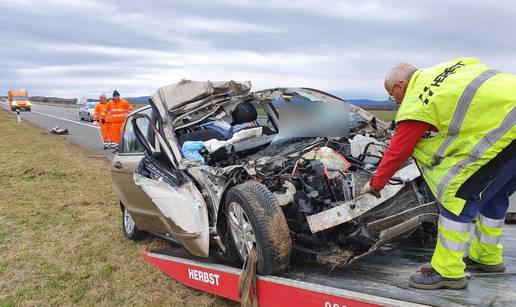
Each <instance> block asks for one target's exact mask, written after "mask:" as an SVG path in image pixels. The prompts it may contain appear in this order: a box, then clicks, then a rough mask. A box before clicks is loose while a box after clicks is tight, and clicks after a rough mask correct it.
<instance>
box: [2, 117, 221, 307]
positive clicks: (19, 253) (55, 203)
mask: <svg viewBox="0 0 516 307" xmlns="http://www.w3.org/2000/svg"><path fill="white" fill-rule="evenodd" d="M0 131H2V139H1V141H0V306H18V305H22V306H26V305H57V306H63V305H64V306H66V305H110V306H123V305H150V306H161V305H172V306H220V305H229V304H231V303H230V302H228V301H225V300H222V299H219V298H217V297H214V296H210V295H206V294H202V293H200V292H197V291H194V290H191V289H189V288H187V287H185V286H183V285H181V284H179V283H177V282H175V281H174V280H172V279H170V278H168V277H166V276H165V275H164V274H162V273H161V272H159V271H158V270H157V269H156V268H154V267H152V266H151V265H150V264H148V263H147V262H146V261H145V260H143V258H142V257H141V256H140V254H139V253H140V252H141V251H142V250H144V249H145V248H146V247H148V246H153V245H154V246H155V245H160V244H163V243H160V242H159V240H157V239H148V240H146V241H142V242H138V243H134V242H131V241H128V240H126V239H125V238H124V236H123V234H122V230H121V226H120V219H121V214H120V209H119V207H118V204H117V201H116V199H115V197H114V196H113V194H112V193H111V176H110V173H109V166H108V164H107V162H106V161H105V159H99V158H93V157H91V153H89V152H86V151H84V150H83V149H81V148H80V147H78V146H76V145H74V144H72V143H70V142H69V141H67V140H66V139H64V138H63V137H61V136H54V135H48V134H47V133H46V132H44V131H42V130H40V129H39V128H37V127H35V126H32V125H30V124H28V123H22V124H18V123H16V122H15V120H14V117H13V116H12V115H9V113H7V112H5V111H3V110H1V111H0ZM88 155H90V156H88Z"/></svg>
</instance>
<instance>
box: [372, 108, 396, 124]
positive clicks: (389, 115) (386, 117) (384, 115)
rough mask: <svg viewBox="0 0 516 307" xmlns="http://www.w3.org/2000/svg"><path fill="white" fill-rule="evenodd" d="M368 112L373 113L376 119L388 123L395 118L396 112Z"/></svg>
mask: <svg viewBox="0 0 516 307" xmlns="http://www.w3.org/2000/svg"><path fill="white" fill-rule="evenodd" d="M367 111H368V112H371V113H373V114H374V115H375V116H376V117H378V119H380V120H382V121H384V122H386V123H390V122H391V121H392V120H394V117H395V116H396V111H393V110H367Z"/></svg>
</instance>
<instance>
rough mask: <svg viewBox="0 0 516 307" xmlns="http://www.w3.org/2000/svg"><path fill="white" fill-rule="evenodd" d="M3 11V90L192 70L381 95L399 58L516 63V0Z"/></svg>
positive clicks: (261, 0)
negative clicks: (391, 68)
mask: <svg viewBox="0 0 516 307" xmlns="http://www.w3.org/2000/svg"><path fill="white" fill-rule="evenodd" d="M0 12H1V13H0V16H1V17H2V18H1V19H2V23H1V26H0V35H1V41H2V44H1V45H0V90H1V91H2V93H4V92H6V91H7V90H8V89H10V88H25V89H28V90H29V91H30V94H31V95H45V96H60V97H78V96H84V95H86V96H90V97H93V96H97V95H98V94H99V93H102V92H105V93H108V94H109V95H110V94H111V93H112V91H113V89H118V90H119V91H120V92H121V93H122V96H139V95H149V94H151V93H152V92H153V91H154V90H155V89H157V88H158V87H159V86H163V85H166V84H170V83H175V82H177V81H179V80H180V79H183V78H185V79H194V80H206V79H209V80H229V79H234V80H251V81H252V83H253V87H254V88H255V89H261V88H266V87H278V86H307V87H314V88H319V89H323V90H326V91H329V92H331V93H335V94H338V95H340V96H342V97H344V98H371V99H384V98H385V97H386V94H385V92H384V90H383V77H384V76H385V73H386V71H387V70H388V69H389V68H390V67H391V66H392V65H393V64H395V63H397V62H402V61H403V62H412V63H414V64H416V65H417V66H419V67H426V66H432V65H434V64H437V63H439V62H443V61H446V60H449V59H451V58H455V57H460V56H475V57H478V58H480V59H481V60H482V61H484V62H486V63H487V64H490V65H492V66H494V67H495V68H497V69H499V70H501V71H506V72H512V73H516V35H515V33H514V31H516V17H515V16H516V3H515V2H514V1H338V0H327V1H308V0H296V1H293V0H290V1H286V0H285V1H283V0H221V1H209V0H208V1H207V0H185V1H171V0H162V1H141V0H125V1H88V0H79V1H72V0H67V1H64V0H63V1H61V0H34V1H31V0H12V1H11V0H0ZM4 95H5V94H4Z"/></svg>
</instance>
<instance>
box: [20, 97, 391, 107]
mask: <svg viewBox="0 0 516 307" xmlns="http://www.w3.org/2000/svg"><path fill="white" fill-rule="evenodd" d="M123 98H124V99H126V100H127V101H129V102H131V103H135V104H148V103H149V98H150V96H139V97H123ZM30 99H31V100H34V101H36V102H43V103H64V104H75V103H76V102H77V99H66V98H57V97H43V96H32V97H30ZM108 99H110V98H108ZM344 100H345V101H347V102H349V103H351V104H354V105H356V106H359V107H361V108H363V109H369V110H397V109H398V106H397V105H395V104H394V103H392V102H390V101H387V100H371V99H344ZM88 101H95V102H97V101H98V99H93V98H88Z"/></svg>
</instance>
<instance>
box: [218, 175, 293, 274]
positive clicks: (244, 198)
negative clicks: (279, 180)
mask: <svg viewBox="0 0 516 307" xmlns="http://www.w3.org/2000/svg"><path fill="white" fill-rule="evenodd" d="M235 208H240V209H241V210H243V215H242V217H243V220H244V221H247V224H246V223H245V222H244V223H241V224H240V225H245V226H243V227H242V228H248V226H249V225H248V224H250V225H251V232H252V233H253V234H254V239H255V240H254V242H253V244H252V245H254V246H255V247H256V251H257V253H258V263H257V266H256V271H257V273H258V274H259V275H268V274H280V273H282V272H284V271H285V270H286V269H287V268H288V265H289V263H290V253H291V250H292V240H291V238H290V234H289V228H288V225H287V220H286V219H285V215H284V214H283V211H282V210H281V207H280V206H279V203H278V200H277V199H276V197H274V195H273V194H272V193H271V191H270V190H269V189H268V188H267V187H266V186H264V185H263V184H261V183H259V182H256V181H249V182H245V183H242V184H239V185H236V186H234V187H232V188H231V189H230V190H229V191H228V193H227V196H226V198H225V202H224V213H225V214H224V216H223V217H222V218H225V219H226V223H225V225H226V227H225V228H226V229H225V231H223V232H222V234H223V235H222V238H223V242H224V245H225V246H226V253H227V254H228V256H229V258H230V259H236V260H237V263H238V264H242V263H243V261H244V256H245V254H246V253H244V256H243V255H242V252H241V251H239V249H238V246H237V245H238V242H239V241H240V242H241V241H243V240H244V239H243V238H245V237H246V234H243V235H242V236H241V237H240V240H239V239H238V238H237V239H235V236H238V232H236V234H235V232H234V231H232V229H234V228H235V227H236V226H235V223H234V220H233V224H231V221H230V219H233V218H234V217H235V216H236V215H235V214H234V213H235V212H236V211H238V210H240V209H235ZM242 232H244V233H245V231H243V230H242V229H241V230H240V234H241V233H242ZM251 237H252V236H251ZM251 241H252V240H246V241H245V242H246V244H244V245H243V246H245V247H246V248H247V246H248V245H247V244H249V243H250V242H251ZM240 247H241V248H240V250H242V244H241V245H240Z"/></svg>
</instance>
